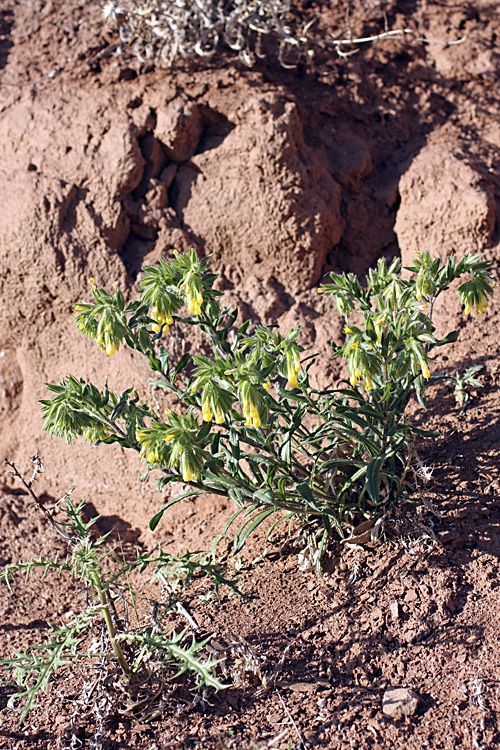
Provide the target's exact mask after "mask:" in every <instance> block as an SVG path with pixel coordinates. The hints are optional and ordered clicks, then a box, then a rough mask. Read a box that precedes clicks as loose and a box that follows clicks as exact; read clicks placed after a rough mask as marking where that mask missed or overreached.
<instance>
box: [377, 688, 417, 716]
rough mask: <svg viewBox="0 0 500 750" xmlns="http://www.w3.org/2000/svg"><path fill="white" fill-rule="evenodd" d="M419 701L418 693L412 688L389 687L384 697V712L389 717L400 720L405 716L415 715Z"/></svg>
mask: <svg viewBox="0 0 500 750" xmlns="http://www.w3.org/2000/svg"><path fill="white" fill-rule="evenodd" d="M418 702H419V698H418V695H417V694H416V692H415V691H414V690H411V689H410V688H394V687H393V688H387V690H386V691H385V693H384V697H383V699H382V712H383V714H384V716H387V718H389V719H392V720H393V721H399V720H400V719H402V718H403V717H404V716H413V714H414V713H415V712H416V710H417V708H418Z"/></svg>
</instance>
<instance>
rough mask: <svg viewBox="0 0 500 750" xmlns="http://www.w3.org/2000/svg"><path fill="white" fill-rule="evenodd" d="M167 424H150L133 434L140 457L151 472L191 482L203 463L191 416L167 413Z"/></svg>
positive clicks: (203, 459)
mask: <svg viewBox="0 0 500 750" xmlns="http://www.w3.org/2000/svg"><path fill="white" fill-rule="evenodd" d="M167 418H168V422H167V423H165V422H160V421H159V420H153V421H152V423H151V427H141V428H139V429H138V430H137V441H138V443H139V444H140V446H141V453H140V455H141V457H142V458H145V459H146V461H147V462H148V463H149V464H151V465H153V466H154V467H155V468H162V469H165V468H167V467H168V468H170V469H172V470H175V471H178V472H179V473H180V475H181V476H182V480H183V481H184V482H195V481H196V479H197V477H198V472H199V471H200V470H201V469H202V468H203V465H204V463H205V460H206V456H205V453H204V451H203V449H202V448H201V447H200V444H199V425H198V421H197V419H196V417H195V415H194V414H193V413H192V412H190V413H188V414H185V415H183V414H174V413H173V412H171V411H169V412H167Z"/></svg>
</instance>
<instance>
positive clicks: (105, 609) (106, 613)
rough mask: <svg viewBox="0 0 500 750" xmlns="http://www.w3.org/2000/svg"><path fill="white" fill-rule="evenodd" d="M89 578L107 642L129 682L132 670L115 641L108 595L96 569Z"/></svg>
mask: <svg viewBox="0 0 500 750" xmlns="http://www.w3.org/2000/svg"><path fill="white" fill-rule="evenodd" d="M91 578H92V584H93V586H94V588H95V590H96V591H97V594H98V596H99V601H100V602H101V606H102V615H103V618H104V622H105V623H106V628H107V629H108V634H109V640H110V642H111V648H112V649H113V652H114V654H115V656H116V658H117V659H118V664H119V665H120V668H121V670H122V672H123V674H124V675H125V677H126V678H127V681H128V682H130V680H131V678H132V670H131V669H130V667H129V664H128V662H127V660H126V658H125V655H124V653H123V651H122V649H121V646H120V644H119V643H118V641H117V639H116V629H115V626H114V624H113V618H112V617H111V609H110V606H109V599H108V595H107V593H106V591H105V590H104V588H103V586H102V581H101V576H100V574H99V571H98V570H97V569H94V570H93V571H92V573H91Z"/></svg>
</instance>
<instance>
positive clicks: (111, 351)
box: [106, 341, 120, 355]
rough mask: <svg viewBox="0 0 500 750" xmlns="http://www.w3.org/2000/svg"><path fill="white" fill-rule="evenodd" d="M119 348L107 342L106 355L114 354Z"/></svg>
mask: <svg viewBox="0 0 500 750" xmlns="http://www.w3.org/2000/svg"><path fill="white" fill-rule="evenodd" d="M119 346H120V345H119V344H117V345H116V346H115V345H114V344H113V342H112V341H108V343H107V344H106V354H108V355H111V354H114V353H115V352H117V351H118V349H119Z"/></svg>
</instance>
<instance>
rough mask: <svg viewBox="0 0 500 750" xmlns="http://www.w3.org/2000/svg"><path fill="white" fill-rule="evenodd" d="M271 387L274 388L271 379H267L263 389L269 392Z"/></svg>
mask: <svg viewBox="0 0 500 750" xmlns="http://www.w3.org/2000/svg"><path fill="white" fill-rule="evenodd" d="M271 386H272V383H271V381H270V380H269V378H266V382H265V383H263V385H262V387H263V388H264V390H265V391H268V390H269V389H270V388H271Z"/></svg>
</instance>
